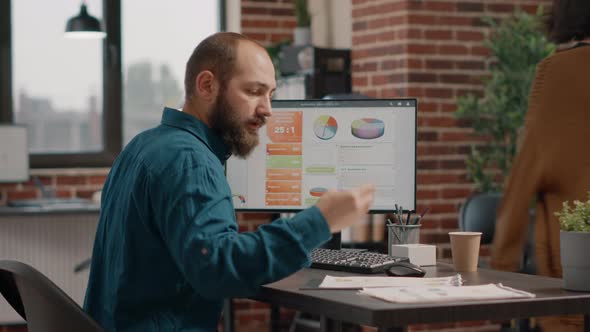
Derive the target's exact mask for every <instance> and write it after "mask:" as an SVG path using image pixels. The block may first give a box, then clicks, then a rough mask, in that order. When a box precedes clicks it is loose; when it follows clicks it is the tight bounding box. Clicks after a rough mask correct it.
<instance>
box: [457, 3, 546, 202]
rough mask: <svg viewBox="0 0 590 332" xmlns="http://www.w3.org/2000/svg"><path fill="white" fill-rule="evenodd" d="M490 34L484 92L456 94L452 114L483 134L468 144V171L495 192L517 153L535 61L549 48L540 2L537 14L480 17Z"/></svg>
mask: <svg viewBox="0 0 590 332" xmlns="http://www.w3.org/2000/svg"><path fill="white" fill-rule="evenodd" d="M484 21H485V22H486V23H487V24H488V25H489V26H490V28H491V30H492V31H491V34H490V37H489V38H488V39H487V40H485V41H484V45H485V46H487V47H488V48H489V49H490V51H491V53H492V57H491V59H490V60H491V62H490V63H491V69H490V70H489V75H488V76H487V77H485V78H484V79H483V82H484V91H483V96H476V95H474V94H468V95H466V96H461V97H459V98H458V99H457V106H458V107H457V111H456V112H455V116H456V117H458V118H459V119H464V120H466V121H467V123H469V124H471V125H472V127H473V130H474V133H475V135H476V136H481V137H485V138H488V140H486V144H485V145H479V146H475V145H473V146H472V148H471V153H470V155H469V157H468V159H467V170H468V176H469V178H470V179H471V180H473V181H474V183H475V187H476V191H478V192H500V191H501V190H502V184H503V183H504V180H505V178H506V176H507V175H508V174H509V172H510V167H511V166H512V160H513V158H514V156H515V154H516V147H517V144H516V143H517V137H518V131H519V130H520V128H521V127H522V125H523V123H524V118H525V115H526V111H527V109H528V98H529V92H530V89H531V84H532V81H533V78H534V75H535V70H536V66H537V64H538V63H539V62H540V61H541V60H542V59H544V58H545V57H547V56H548V55H550V54H551V53H553V51H554V50H555V45H554V44H552V43H551V42H549V41H548V39H547V38H546V36H545V33H544V31H543V28H542V26H543V25H542V22H543V8H542V7H541V6H539V9H538V10H537V13H536V14H533V15H531V14H527V13H524V12H516V13H514V15H512V16H511V17H509V18H508V19H506V20H504V21H502V22H501V23H500V24H498V23H497V22H496V21H495V20H494V19H492V18H489V17H488V18H484Z"/></svg>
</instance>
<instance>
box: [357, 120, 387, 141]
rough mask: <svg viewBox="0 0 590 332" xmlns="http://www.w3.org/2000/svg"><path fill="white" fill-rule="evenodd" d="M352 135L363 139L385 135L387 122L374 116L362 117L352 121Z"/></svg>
mask: <svg viewBox="0 0 590 332" xmlns="http://www.w3.org/2000/svg"><path fill="white" fill-rule="evenodd" d="M350 127H351V128H350V129H351V132H352V135H353V136H354V137H357V138H361V139H375V138H379V137H381V136H383V133H384V132H385V123H384V122H383V121H382V120H379V119H374V118H362V119H356V120H354V121H352V124H351V126H350Z"/></svg>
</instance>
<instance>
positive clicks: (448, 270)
mask: <svg viewBox="0 0 590 332" xmlns="http://www.w3.org/2000/svg"><path fill="white" fill-rule="evenodd" d="M425 269H426V270H427V274H426V277H437V276H439V277H442V276H449V275H452V274H454V273H455V272H454V271H453V270H452V266H450V265H448V264H439V265H438V266H436V267H426V268H425ZM327 274H330V275H350V274H347V273H342V272H336V271H326V270H318V269H303V270H301V271H299V272H297V273H296V274H294V275H292V276H290V277H288V278H285V279H283V280H281V281H278V282H275V283H272V284H268V285H265V286H263V287H262V290H261V291H260V293H259V294H258V295H257V296H256V297H254V298H253V299H254V300H257V301H263V302H268V303H271V304H274V305H280V306H284V307H287V308H291V309H296V310H300V311H304V312H310V313H315V314H318V315H320V316H321V325H322V331H333V330H340V328H341V323H342V322H350V323H356V324H362V325H369V326H376V327H379V328H380V330H383V331H386V330H387V331H403V330H404V329H405V326H407V325H410V324H424V323H440V322H459V321H469V320H499V321H502V320H509V319H513V318H526V317H536V316H551V315H561V314H584V315H585V316H584V317H585V331H590V320H589V318H590V315H589V314H590V293H579V292H570V291H566V290H564V289H562V288H561V286H562V281H561V279H555V278H546V277H540V276H534V275H528V274H518V273H509V272H502V271H495V270H488V269H480V270H479V271H478V272H472V273H461V276H462V277H463V279H464V280H465V285H478V284H488V283H502V284H504V285H506V286H510V287H514V288H517V289H521V290H524V291H527V292H531V293H534V294H536V295H537V297H536V298H531V299H502V300H486V301H464V302H444V303H427V304H397V303H388V302H385V301H382V300H379V299H375V298H371V297H368V296H362V295H357V294H356V291H354V290H301V289H300V288H301V287H306V286H310V285H313V284H317V281H318V280H321V279H323V277H324V276H325V275H327Z"/></svg>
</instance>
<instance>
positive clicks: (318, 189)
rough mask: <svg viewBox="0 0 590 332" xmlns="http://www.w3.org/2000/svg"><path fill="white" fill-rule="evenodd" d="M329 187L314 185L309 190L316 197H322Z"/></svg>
mask: <svg viewBox="0 0 590 332" xmlns="http://www.w3.org/2000/svg"><path fill="white" fill-rule="evenodd" d="M326 191H328V189H326V188H323V187H314V188H311V189H310V190H309V194H310V195H311V196H314V197H321V196H322V195H323V194H325V193H326Z"/></svg>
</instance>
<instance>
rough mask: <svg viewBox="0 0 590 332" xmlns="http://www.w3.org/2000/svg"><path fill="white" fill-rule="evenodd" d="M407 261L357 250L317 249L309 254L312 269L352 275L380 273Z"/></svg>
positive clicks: (402, 258) (401, 258)
mask: <svg viewBox="0 0 590 332" xmlns="http://www.w3.org/2000/svg"><path fill="white" fill-rule="evenodd" d="M407 260H408V259H407V258H404V257H393V256H389V255H386V254H379V253H375V252H368V251H358V250H335V249H325V248H317V249H314V250H313V251H312V252H311V267H312V268H316V269H324V270H336V271H346V272H354V273H382V272H385V270H386V269H387V268H388V267H390V266H391V265H392V264H393V263H395V262H399V261H407Z"/></svg>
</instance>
